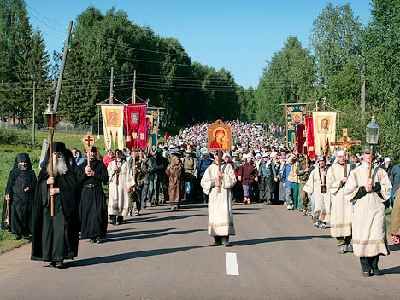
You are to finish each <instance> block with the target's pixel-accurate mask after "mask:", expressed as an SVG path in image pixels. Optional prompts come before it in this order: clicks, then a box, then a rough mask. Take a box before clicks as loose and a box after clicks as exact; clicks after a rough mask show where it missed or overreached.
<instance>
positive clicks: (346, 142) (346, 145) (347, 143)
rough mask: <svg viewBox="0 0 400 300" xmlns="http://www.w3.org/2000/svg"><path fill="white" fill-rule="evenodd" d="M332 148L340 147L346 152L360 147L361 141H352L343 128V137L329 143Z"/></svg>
mask: <svg viewBox="0 0 400 300" xmlns="http://www.w3.org/2000/svg"><path fill="white" fill-rule="evenodd" d="M330 144H331V146H333V147H342V148H343V149H344V150H348V149H350V148H351V147H353V146H356V145H361V141H359V140H352V139H351V138H350V137H349V135H348V130H347V128H343V135H342V137H341V138H340V139H339V141H337V142H334V143H330Z"/></svg>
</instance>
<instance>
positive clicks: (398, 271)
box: [382, 266, 400, 275]
mask: <svg viewBox="0 0 400 300" xmlns="http://www.w3.org/2000/svg"><path fill="white" fill-rule="evenodd" d="M382 274H384V275H390V274H400V266H398V267H393V268H389V269H384V270H382Z"/></svg>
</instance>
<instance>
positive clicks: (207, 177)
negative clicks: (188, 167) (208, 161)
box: [200, 165, 215, 195]
mask: <svg viewBox="0 0 400 300" xmlns="http://www.w3.org/2000/svg"><path fill="white" fill-rule="evenodd" d="M211 166H212V165H211ZM211 166H209V167H208V168H207V170H206V171H205V172H204V175H203V178H202V179H201V182H200V184H201V187H202V188H203V192H204V194H206V195H209V194H210V191H211V188H212V187H213V186H214V185H215V178H212V176H211Z"/></svg>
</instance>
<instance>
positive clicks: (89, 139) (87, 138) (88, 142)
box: [82, 134, 95, 150]
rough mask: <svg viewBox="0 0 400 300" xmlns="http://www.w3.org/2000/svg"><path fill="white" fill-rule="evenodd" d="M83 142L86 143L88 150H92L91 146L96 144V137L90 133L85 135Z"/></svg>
mask: <svg viewBox="0 0 400 300" xmlns="http://www.w3.org/2000/svg"><path fill="white" fill-rule="evenodd" d="M82 141H83V144H84V145H85V149H86V150H90V147H92V146H93V145H94V141H95V140H94V137H93V136H91V135H90V134H88V135H85V136H84V137H83V139H82Z"/></svg>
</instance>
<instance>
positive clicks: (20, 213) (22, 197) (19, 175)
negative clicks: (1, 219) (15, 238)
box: [6, 168, 37, 236]
mask: <svg viewBox="0 0 400 300" xmlns="http://www.w3.org/2000/svg"><path fill="white" fill-rule="evenodd" d="M36 182H37V179H36V175H35V172H34V171H33V170H19V169H18V168H14V169H13V170H12V171H11V172H10V175H9V177H8V182H7V187H6V194H8V195H10V199H11V206H10V212H11V216H10V223H11V232H12V233H14V234H16V235H19V236H28V235H29V234H31V231H32V228H31V227H32V226H31V225H32V217H31V216H32V203H33V198H34V195H35V188H36ZM26 188H28V189H29V190H28V191H25V189H26Z"/></svg>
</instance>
